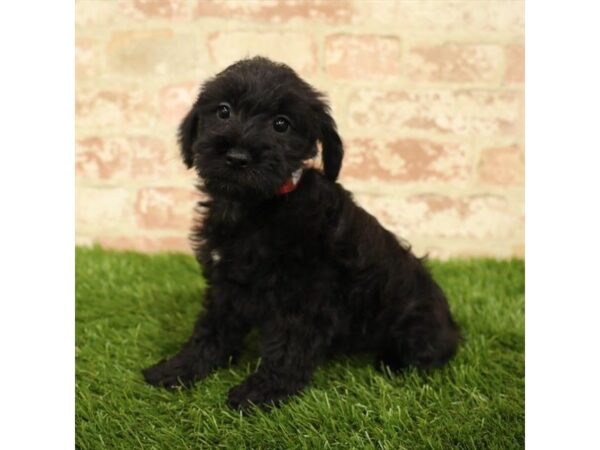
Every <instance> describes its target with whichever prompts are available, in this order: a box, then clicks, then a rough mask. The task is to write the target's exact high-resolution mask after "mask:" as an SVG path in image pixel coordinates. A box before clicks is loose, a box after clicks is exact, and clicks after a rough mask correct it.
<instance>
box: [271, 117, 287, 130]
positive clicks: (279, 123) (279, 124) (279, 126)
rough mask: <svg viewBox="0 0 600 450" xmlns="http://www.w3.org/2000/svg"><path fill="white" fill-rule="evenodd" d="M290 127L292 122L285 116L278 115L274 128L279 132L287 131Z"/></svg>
mask: <svg viewBox="0 0 600 450" xmlns="http://www.w3.org/2000/svg"><path fill="white" fill-rule="evenodd" d="M289 127H290V123H289V122H288V120H287V119H286V118H285V117H277V118H276V119H275V120H274V121H273V129H274V130H275V131H277V132H278V133H285V132H286V131H287V129H288V128H289Z"/></svg>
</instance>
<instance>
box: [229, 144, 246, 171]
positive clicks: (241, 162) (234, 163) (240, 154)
mask: <svg viewBox="0 0 600 450" xmlns="http://www.w3.org/2000/svg"><path fill="white" fill-rule="evenodd" d="M225 161H226V163H227V165H228V166H230V167H235V168H240V169H243V168H244V167H246V166H247V165H248V164H249V163H250V154H249V153H248V152H247V151H246V150H242V149H239V148H232V149H230V150H229V151H228V152H227V154H226V155H225Z"/></svg>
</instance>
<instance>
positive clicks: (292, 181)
mask: <svg viewBox="0 0 600 450" xmlns="http://www.w3.org/2000/svg"><path fill="white" fill-rule="evenodd" d="M302 170H303V169H302V167H301V168H299V169H298V170H296V171H294V172H292V176H291V177H289V178H288V179H287V180H285V182H284V183H283V184H282V185H281V186H279V189H277V195H284V194H289V193H290V192H292V191H293V190H295V189H296V187H297V186H298V182H299V181H300V177H301V176H302Z"/></svg>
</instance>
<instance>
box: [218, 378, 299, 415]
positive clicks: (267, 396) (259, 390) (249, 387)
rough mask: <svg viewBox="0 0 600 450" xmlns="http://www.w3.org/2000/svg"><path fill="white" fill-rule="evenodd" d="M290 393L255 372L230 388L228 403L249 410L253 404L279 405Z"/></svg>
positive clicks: (232, 406)
mask: <svg viewBox="0 0 600 450" xmlns="http://www.w3.org/2000/svg"><path fill="white" fill-rule="evenodd" d="M289 395H290V394H289V393H287V392H285V391H284V390H282V389H279V388H277V387H275V386H272V385H270V384H269V383H268V382H267V381H266V380H263V379H261V377H260V376H258V375H257V374H253V375H250V376H249V377H248V378H246V380H244V381H243V382H242V383H241V384H239V385H237V386H235V387H233V388H231V389H230V390H229V394H228V396H227V404H228V405H229V406H230V407H231V408H234V409H242V410H248V409H249V408H250V407H251V406H252V405H255V406H259V407H262V408H266V407H269V406H276V405H278V404H279V403H280V402H281V401H282V400H284V399H285V398H287V397H288V396H289Z"/></svg>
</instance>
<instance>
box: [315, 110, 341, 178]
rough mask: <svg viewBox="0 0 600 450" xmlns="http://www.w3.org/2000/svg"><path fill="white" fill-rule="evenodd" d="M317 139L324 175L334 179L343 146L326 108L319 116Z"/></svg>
mask: <svg viewBox="0 0 600 450" xmlns="http://www.w3.org/2000/svg"><path fill="white" fill-rule="evenodd" d="M319 140H320V141H321V147H322V149H321V152H322V154H321V159H322V160H323V170H324V172H325V176H326V177H327V178H328V179H330V180H331V181H335V180H336V179H337V177H338V174H339V173H340V169H341V168H342V159H343V157H344V146H343V144H342V140H341V139H340V136H339V135H338V133H337V127H336V124H335V121H334V120H333V118H332V117H331V115H330V114H329V112H328V111H327V110H326V111H324V112H323V114H322V116H321V124H320V138H319Z"/></svg>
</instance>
